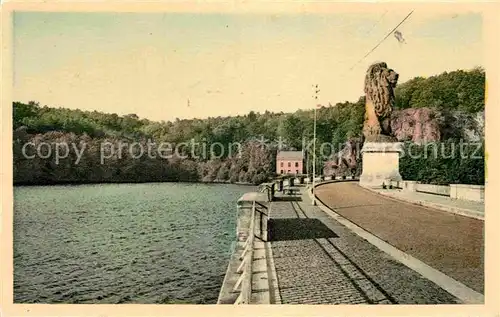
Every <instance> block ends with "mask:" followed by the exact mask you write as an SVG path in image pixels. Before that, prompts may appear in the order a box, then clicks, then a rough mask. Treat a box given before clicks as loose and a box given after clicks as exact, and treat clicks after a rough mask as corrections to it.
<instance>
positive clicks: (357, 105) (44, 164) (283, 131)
mask: <svg viewBox="0 0 500 317" xmlns="http://www.w3.org/2000/svg"><path fill="white" fill-rule="evenodd" d="M484 83H485V74H484V70H483V69H481V68H475V69H473V70H469V71H463V70H458V71H454V72H450V73H443V74H441V75H438V76H433V77H430V78H427V79H423V78H420V77H418V78H414V79H412V80H410V81H408V82H406V83H403V84H401V85H399V86H398V87H397V88H396V105H395V106H396V108H397V109H405V108H410V107H431V108H436V109H439V110H446V111H462V112H468V113H475V112H478V111H482V110H484ZM363 116H364V97H360V98H359V99H358V100H357V101H356V102H343V103H337V104H335V105H331V104H329V105H324V106H323V107H322V108H320V109H319V110H318V116H317V117H318V121H317V142H318V143H323V142H329V143H331V144H333V145H334V146H336V145H339V146H340V145H341V144H343V143H344V142H345V141H346V140H348V139H350V138H356V137H359V136H360V135H361V128H362V125H363ZM13 127H14V130H15V131H14V182H15V183H22V184H45V183H60V182H139V181H144V182H146V181H207V182H212V181H228V182H251V183H259V182H262V181H263V180H266V179H268V178H269V177H271V176H273V173H274V171H275V154H276V151H277V148H278V145H281V146H282V148H283V149H298V150H300V149H302V148H303V140H304V139H305V140H309V141H310V140H312V136H313V111H312V110H298V111H296V112H294V113H283V112H280V113H272V112H269V111H266V112H264V113H255V112H253V111H252V112H250V113H248V114H247V115H240V116H234V117H211V118H207V119H182V120H180V119H176V120H175V121H168V122H165V121H161V122H156V121H150V120H148V119H140V118H138V116H137V115H135V114H129V115H124V116H120V115H117V114H106V113H102V112H97V111H93V112H90V111H81V110H69V109H65V108H50V107H48V106H41V105H40V104H39V103H37V102H29V103H27V104H25V103H21V102H14V104H13ZM262 141H264V143H266V146H261V145H262ZM28 142H33V143H32V144H30V145H29V146H28V147H25V149H26V150H27V151H28V152H29V151H31V152H29V153H27V154H28V156H30V157H31V156H32V155H33V154H37V153H36V152H33V151H35V150H36V148H37V146H38V145H39V144H41V143H43V142H46V143H52V145H51V147H52V148H51V151H52V153H54V151H55V149H56V146H57V145H56V144H55V143H56V142H59V143H61V142H65V143H67V144H75V146H74V147H75V149H77V150H80V151H82V147H85V149H84V150H83V151H82V153H83V154H82V157H81V159H80V160H79V163H78V164H75V161H76V159H77V158H78V157H77V155H76V154H75V150H74V149H72V148H70V151H69V153H68V157H67V158H61V159H60V160H59V162H58V163H57V164H56V158H55V157H53V156H50V157H48V158H46V159H45V158H40V157H39V156H38V155H35V157H34V158H27V157H26V155H24V154H23V153H22V149H23V145H25V144H26V143H28ZM123 142H128V143H132V142H139V143H141V144H143V145H144V148H147V147H146V146H147V143H148V142H150V143H154V144H155V146H157V145H158V144H160V143H162V142H168V143H169V144H171V145H173V146H176V145H179V144H181V143H183V142H195V143H199V144H205V145H206V146H207V147H210V146H211V145H213V144H215V143H217V144H221V145H222V149H221V148H220V147H217V151H216V152H217V153H216V155H210V154H209V155H203V154H206V151H205V152H204V150H203V149H202V148H200V147H199V148H197V149H196V150H195V151H189V150H187V148H186V147H184V149H183V150H182V154H183V155H185V157H186V158H185V159H180V158H178V157H175V155H174V157H172V158H168V159H165V158H160V157H155V158H152V157H150V155H141V156H139V155H138V154H137V153H136V152H133V153H132V154H131V153H130V152H128V151H125V152H124V153H123V154H122V155H121V157H116V158H113V157H111V158H109V159H107V160H106V161H105V162H104V164H101V158H102V144H103V143H106V144H113V146H114V147H115V148H118V147H119V146H120V143H123ZM236 143H238V144H240V145H241V147H240V149H239V150H240V151H239V152H238V153H234V152H233V153H231V152H230V151H229V148H230V147H231V145H234V144H236ZM83 144H85V146H84V145H83ZM48 150H49V149H48V148H44V151H45V152H47V151H48ZM77 150H76V151H77ZM136 150H137V151H139V147H137V149H136ZM136 150H134V151H136ZM153 150H154V151H153V152H155V151H156V150H158V149H153ZM332 150H334V151H336V150H339V148H333V149H332ZM318 151H319V149H318ZM42 152H43V151H42ZM45 152H44V153H45ZM306 152H308V153H309V154H310V152H311V149H310V148H307V149H306ZM45 154H48V153H45ZM212 154H213V153H212ZM317 154H318V162H317V166H320V167H321V166H322V162H320V161H319V160H320V159H321V157H322V156H321V155H319V154H320V153H319V152H318V153H317ZM240 155H241V157H240ZM214 156H216V157H214ZM308 163H309V166H310V165H312V161H311V160H309V161H308Z"/></svg>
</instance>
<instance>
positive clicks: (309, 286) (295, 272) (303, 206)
mask: <svg viewBox="0 0 500 317" xmlns="http://www.w3.org/2000/svg"><path fill="white" fill-rule="evenodd" d="M328 186H339V187H338V188H337V187H336V188H335V194H332V193H331V191H332V189H333V188H328ZM356 186H357V185H356V184H354V183H342V184H339V183H337V184H332V185H325V186H321V187H319V188H318V190H317V193H318V195H319V197H321V198H322V199H325V200H329V201H330V202H336V204H337V207H338V206H339V204H340V203H342V204H343V205H342V206H344V207H347V206H350V207H351V209H352V210H357V208H364V210H366V209H367V208H368V209H370V210H371V212H375V211H376V210H377V209H379V210H381V209H383V210H385V209H386V207H382V206H383V205H384V204H386V205H387V204H391V203H392V204H395V205H397V204H402V203H398V202H394V201H392V200H390V199H387V198H383V197H379V196H378V195H377V194H375V193H371V192H368V191H365V190H364V189H362V188H359V187H356ZM340 188H341V189H340ZM320 189H321V192H320ZM339 195H340V196H339ZM344 195H347V196H344ZM348 195H351V196H348ZM372 195H374V196H375V197H372ZM339 197H341V198H339ZM342 197H343V198H342ZM339 199H340V200H339ZM366 199H368V200H369V201H366ZM385 200H389V201H390V203H389V202H387V201H385ZM377 206H378V207H377ZM396 207H397V206H396ZM391 208H392V207H391ZM399 208H403V206H399ZM405 208H407V207H406V206H404V208H403V209H404V210H406V209H405ZM419 208H420V207H419ZM347 209H348V208H346V209H345V210H347ZM406 212H409V211H408V210H407V211H406ZM353 214H354V213H353ZM270 217H271V219H270V223H269V230H270V232H269V233H270V239H271V247H272V252H273V258H274V264H275V269H276V274H277V278H278V286H279V291H280V295H281V301H282V303H283V304H294V303H295V304H440V303H442V304H453V303H458V302H459V300H458V299H457V298H455V297H454V296H453V295H451V294H449V293H448V292H446V291H445V290H443V289H442V288H440V287H439V286H438V285H436V284H434V283H433V282H431V281H429V280H427V279H426V278H424V277H422V276H421V275H420V274H418V273H416V272H415V271H413V270H411V269H409V268H408V267H406V266H404V265H403V264H401V263H399V262H398V261H396V260H395V259H393V258H392V257H390V256H389V255H387V254H386V253H384V252H382V251H380V250H379V249H378V248H376V247H375V246H373V245H372V244H370V243H369V242H368V241H366V240H364V239H362V238H361V237H359V236H358V235H356V234H355V233H353V232H351V231H350V230H349V229H347V228H346V227H344V226H343V225H341V224H340V223H338V222H337V221H336V220H334V219H333V218H331V217H330V216H328V215H327V214H325V213H324V212H323V211H321V210H320V209H319V208H318V207H314V206H311V203H310V201H309V199H308V197H306V195H305V194H302V196H297V197H296V198H295V199H293V200H288V201H278V202H273V203H272V205H271V210H270ZM377 217H378V216H377ZM360 218H362V217H360ZM365 218H366V217H365ZM371 218H376V217H374V214H372V215H371ZM377 219H378V218H377ZM375 222H376V223H379V222H380V221H375ZM392 224H393V225H396V223H395V221H393V222H392ZM393 228H394V227H393ZM401 230H405V228H402V229H401ZM396 231H397V230H396ZM420 239H421V238H419V240H420ZM415 244H418V243H415Z"/></svg>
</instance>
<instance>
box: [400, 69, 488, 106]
mask: <svg viewBox="0 0 500 317" xmlns="http://www.w3.org/2000/svg"><path fill="white" fill-rule="evenodd" d="M484 87H485V72H484V69H482V68H479V67H477V68H474V69H473V70H470V71H464V70H457V71H453V72H449V73H447V72H444V73H442V74H440V75H437V76H432V77H429V78H427V79H424V78H422V77H416V78H413V79H411V80H409V81H407V82H405V83H403V84H401V85H398V86H397V87H396V90H395V96H396V103H395V108H397V109H405V108H421V107H430V108H437V109H440V110H441V109H447V110H460V111H464V112H468V113H475V112H478V111H482V110H484Z"/></svg>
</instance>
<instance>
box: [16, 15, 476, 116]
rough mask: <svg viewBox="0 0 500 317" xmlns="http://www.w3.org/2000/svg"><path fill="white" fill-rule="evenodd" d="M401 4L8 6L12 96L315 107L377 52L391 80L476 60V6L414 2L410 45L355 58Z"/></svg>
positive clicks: (138, 104)
mask: <svg viewBox="0 0 500 317" xmlns="http://www.w3.org/2000/svg"><path fill="white" fill-rule="evenodd" d="M408 13H409V11H408V10H407V11H402V10H399V11H393V10H390V9H384V8H380V10H376V11H371V12H369V13H366V12H363V11H360V12H359V13H355V12H353V13H345V12H344V13H325V14H319V13H307V14H306V13H304V14H299V13H295V14H292V13H282V14H271V13H269V14H264V13H246V14H243V13H241V14H235V13H220V14H217V13H174V12H167V13H112V12H101V13H98V12H89V13H78V12H66V13H64V12H16V13H15V14H14V18H13V23H14V26H13V32H14V34H13V40H14V44H13V48H14V59H13V62H14V67H13V69H14V77H13V78H14V89H13V93H14V100H15V101H22V102H27V101H30V100H35V101H38V102H40V103H41V104H42V105H48V106H51V107H64V108H70V109H82V110H90V111H93V110H97V111H102V112H106V113H117V114H119V115H124V114H130V113H134V114H137V115H138V116H139V117H141V118H148V119H150V120H154V121H161V120H165V121H169V120H175V118H180V119H182V118H193V117H198V118H206V117H209V116H211V117H217V116H228V115H238V114H246V113H248V112H250V111H255V112H261V113H262V112H264V111H266V110H268V111H272V112H280V111H283V112H294V111H296V110H298V109H311V108H313V107H314V105H315V103H316V102H315V101H314V99H313V88H312V85H313V84H318V85H319V87H320V90H321V91H320V93H319V103H321V104H328V103H332V104H335V103H337V102H343V101H356V100H358V98H359V97H360V96H361V95H363V80H364V74H365V72H366V69H367V68H368V66H369V65H370V64H372V63H374V62H378V61H384V62H386V63H387V64H388V66H389V67H390V68H392V69H394V70H395V71H396V72H398V73H399V74H400V77H399V78H400V79H399V83H403V82H405V81H407V80H408V79H411V78H413V77H416V76H422V77H428V76H432V75H436V74H440V73H442V72H444V71H453V70H456V69H471V68H473V67H475V66H483V41H482V16H481V14H480V13H474V12H470V13H467V12H452V11H449V12H442V11H440V12H439V13H429V11H427V12H424V11H422V12H421V11H419V10H415V11H414V12H413V14H412V15H411V16H410V17H409V18H408V19H407V20H406V21H405V22H404V23H403V24H402V25H401V26H400V27H399V28H398V30H399V31H400V32H401V33H402V35H403V37H404V38H405V40H406V44H402V43H399V42H398V41H397V40H396V38H395V37H394V36H393V35H391V36H390V37H388V38H387V39H386V40H385V41H384V42H382V44H381V45H380V46H379V47H378V48H377V49H376V50H375V51H374V52H373V53H371V55H369V56H368V57H366V58H364V59H362V58H363V56H364V55H365V54H366V53H368V52H369V51H370V50H371V49H372V48H373V47H374V46H375V45H376V44H377V43H379V42H380V40H382V39H383V38H384V36H386V35H387V34H388V33H389V32H390V31H391V30H392V29H393V28H394V27H395V26H396V25H397V24H398V23H399V22H401V20H403V18H404V17H405V16H406V15H407V14H408ZM360 60H361V61H360ZM358 61H360V62H359V63H358ZM353 66H354V67H353ZM351 68H352V69H351ZM188 100H189V102H188ZM188 104H189V106H188Z"/></svg>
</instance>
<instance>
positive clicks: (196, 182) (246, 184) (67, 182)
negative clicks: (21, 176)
mask: <svg viewBox="0 0 500 317" xmlns="http://www.w3.org/2000/svg"><path fill="white" fill-rule="evenodd" d="M160 183H180V184H207V185H209V184H211V185H213V184H232V185H244V186H255V187H256V186H259V184H253V183H246V182H234V183H231V182H229V181H213V182H203V181H188V180H183V181H116V182H113V181H105V182H99V181H96V182H89V181H81V182H79V181H66V182H64V181H63V182H46V183H25V182H18V183H16V182H14V183H13V184H12V186H13V187H35V186H81V185H101V184H102V185H104V184H160Z"/></svg>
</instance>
